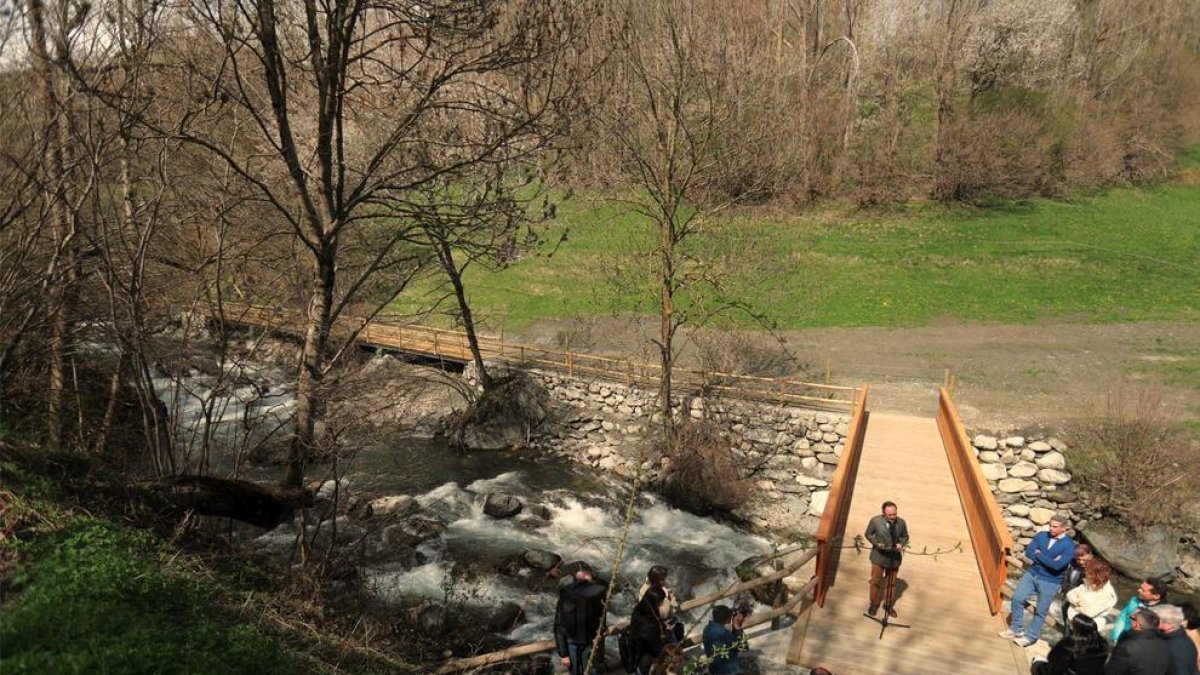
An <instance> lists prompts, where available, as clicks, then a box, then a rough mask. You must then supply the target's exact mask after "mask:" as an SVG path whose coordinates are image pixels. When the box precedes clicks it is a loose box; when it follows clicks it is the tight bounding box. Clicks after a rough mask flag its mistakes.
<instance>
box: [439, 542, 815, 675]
mask: <svg viewBox="0 0 1200 675" xmlns="http://www.w3.org/2000/svg"><path fill="white" fill-rule="evenodd" d="M816 554H817V552H816V550H815V549H812V550H808V551H805V552H803V553H802V554H800V555H799V556H797V558H796V559H795V560H793V561H791V562H790V563H788V564H786V565H784V566H783V568H782V569H779V570H777V571H775V572H772V573H771V574H768V575H765V576H761V577H758V578H756V579H751V580H749V581H743V582H740V583H737V584H733V585H731V586H729V587H727V588H724V589H721V590H717V591H713V592H712V593H709V594H708V595H703V596H700V597H698V598H693V599H691V600H687V601H685V602H682V603H680V605H679V609H680V611H682V612H687V611H690V610H693V609H696V608H697V607H703V606H705V605H710V604H712V603H714V602H716V601H718V600H721V599H723V598H728V597H731V596H734V595H737V594H738V593H744V592H746V591H750V590H753V589H755V588H758V587H759V586H765V585H767V584H771V583H775V582H776V581H780V580H781V579H783V578H785V577H788V576H791V575H792V574H795V573H796V570H798V569H800V568H801V567H803V566H804V564H805V563H807V562H808V561H809V560H812V558H813V556H814V555H816ZM816 586H817V579H816V577H813V578H812V579H810V580H809V582H808V583H807V584H805V585H804V587H802V588H801V589H800V590H799V592H797V593H796V594H795V595H793V596H792V597H791V599H789V600H788V601H787V602H784V603H782V604H780V605H779V606H777V607H772V608H771V609H770V610H769V611H766V612H755V613H754V614H751V615H750V618H748V619H747V620H746V622H745V623H744V624H742V627H743V628H752V627H754V626H757V625H759V624H763V623H766V622H768V621H773V620H775V619H777V618H779V617H781V616H783V615H785V614H788V613H790V612H791V611H792V610H794V609H795V608H796V606H797V605H799V604H800V603H801V602H802V601H803V600H804V599H805V598H809V597H811V596H812V594H813V591H814V590H815V589H816ZM628 625H629V622H628V621H622V622H620V623H617V624H614V625H612V626H609V627H608V633H607V634H608V635H615V634H616V633H619V632H621V631H623V630H625V629H626V628H627V627H628ZM554 646H555V645H554V640H539V641H537V642H528V643H526V644H523V645H516V646H514V647H509V648H507V649H501V650H500V651H496V652H490V653H487V654H480V655H478V656H469V657H465V658H461V659H451V660H449V661H447V662H445V663H444V664H442V666H441V667H440V668H438V669H437V670H436V671H435V673H436V674H437V675H446V674H447V673H456V672H460V671H463V670H467V669H470V668H482V667H483V666H490V665H495V664H498V663H504V662H506V661H511V660H513V659H516V658H519V657H522V656H529V655H531V654H538V653H541V652H548V651H550V650H551V649H554Z"/></svg>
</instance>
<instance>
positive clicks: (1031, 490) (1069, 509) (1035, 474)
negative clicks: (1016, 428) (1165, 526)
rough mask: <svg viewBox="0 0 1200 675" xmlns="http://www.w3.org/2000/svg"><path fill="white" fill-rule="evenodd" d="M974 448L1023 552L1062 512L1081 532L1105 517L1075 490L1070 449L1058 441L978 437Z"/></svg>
mask: <svg viewBox="0 0 1200 675" xmlns="http://www.w3.org/2000/svg"><path fill="white" fill-rule="evenodd" d="M971 444H972V445H973V446H974V447H975V456H976V458H977V459H978V461H979V468H980V470H981V471H982V472H983V476H984V478H986V479H987V481H988V485H989V486H990V487H991V488H992V494H994V495H995V496H996V502H997V503H999V505H1000V508H1001V509H1003V514H1004V521H1005V522H1006V523H1008V527H1009V530H1010V531H1011V532H1012V536H1013V540H1014V541H1015V542H1016V545H1017V547H1018V551H1017V552H1018V553H1019V552H1020V551H1021V550H1024V547H1025V544H1027V543H1029V540H1030V539H1032V538H1033V535H1034V534H1036V533H1037V532H1038V531H1039V530H1044V529H1046V527H1047V525H1048V523H1049V522H1050V518H1051V517H1052V516H1053V515H1054V514H1056V513H1061V514H1063V515H1065V516H1068V517H1069V518H1070V519H1071V522H1072V524H1073V525H1074V527H1075V529H1077V530H1081V529H1084V528H1086V527H1087V524H1088V522H1090V520H1092V519H1094V518H1095V517H1098V516H1099V514H1097V513H1093V512H1092V510H1091V509H1090V508H1089V507H1088V506H1087V505H1086V504H1085V503H1084V502H1083V501H1081V499H1080V497H1079V495H1078V493H1077V492H1076V491H1075V490H1074V489H1072V487H1071V472H1070V468H1069V466H1068V463H1067V455H1068V454H1069V448H1068V446H1067V444H1066V443H1064V442H1063V441H1061V440H1059V439H1058V438H1055V437H1052V436H1050V437H1047V436H1030V437H1026V436H1016V435H1014V436H1007V437H997V436H991V435H987V434H978V435H976V436H975V437H974V438H973V439H972V441H971Z"/></svg>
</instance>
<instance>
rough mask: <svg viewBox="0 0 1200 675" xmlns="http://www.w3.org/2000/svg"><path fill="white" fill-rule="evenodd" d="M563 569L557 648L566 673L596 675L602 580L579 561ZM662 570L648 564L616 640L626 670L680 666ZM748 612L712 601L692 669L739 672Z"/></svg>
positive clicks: (679, 639)
mask: <svg viewBox="0 0 1200 675" xmlns="http://www.w3.org/2000/svg"><path fill="white" fill-rule="evenodd" d="M567 571H568V572H569V573H570V575H571V576H570V578H569V580H567V581H565V582H564V583H563V585H562V586H560V588H559V593H558V605H557V607H556V609H555V613H554V641H555V645H556V647H557V653H558V656H559V658H560V660H561V662H562V665H563V667H565V668H566V669H567V670H568V672H570V673H571V675H585V674H586V675H599V673H601V672H602V671H603V669H604V664H605V660H604V653H603V648H604V640H603V639H597V636H598V635H600V636H603V635H604V634H605V633H606V627H605V624H604V615H605V608H606V603H605V595H606V592H607V585H606V584H605V583H603V582H602V581H601V580H599V579H598V578H597V577H596V574H595V572H594V571H593V570H592V569H591V567H589V566H587V565H586V564H584V563H572V564H571V565H570V566H569V569H568V570H567ZM668 574H669V570H668V569H667V568H666V567H663V566H661V565H655V566H654V567H651V568H650V571H649V572H648V573H647V575H646V582H645V583H643V584H642V586H641V588H639V589H638V591H637V602H636V603H635V604H634V607H633V611H632V613H631V614H630V617H629V625H628V627H627V628H626V629H625V631H623V632H622V634H621V636H620V640H619V645H620V650H621V654H620V656H621V662H622V665H623V666H624V667H625V669H626V671H627V672H630V673H636V674H637V675H660V674H666V673H679V672H682V671H683V670H684V669H683V667H682V666H683V646H684V644H683V642H684V640H683V638H684V630H683V623H682V622H680V621H679V620H678V619H677V617H676V612H678V610H679V602H678V601H677V600H676V598H675V593H674V592H673V591H672V590H671V588H670V587H669V586H668V585H667V577H668ZM749 616H750V607H749V603H743V604H741V605H739V606H738V607H737V608H736V609H735V608H733V607H730V606H728V605H716V606H714V607H713V608H712V614H711V617H712V618H711V620H710V621H709V622H708V625H707V626H705V628H704V632H703V636H702V642H703V647H704V659H703V661H702V662H700V663H699V667H698V669H693V672H697V673H702V672H703V673H710V674H712V675H736V674H737V673H738V672H740V664H739V663H738V653H739V652H741V651H744V650H745V649H746V647H747V645H746V638H745V634H744V632H743V630H742V628H743V624H744V622H745V621H746V619H747V617H749ZM593 649H595V650H596V653H595V654H594V655H593V653H592V651H593ZM814 672H817V671H814ZM826 675H828V673H826Z"/></svg>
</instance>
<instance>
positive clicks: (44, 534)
mask: <svg viewBox="0 0 1200 675" xmlns="http://www.w3.org/2000/svg"><path fill="white" fill-rule="evenodd" d="M30 452H38V451H36V450H34V451H30ZM86 471H87V463H86V461H84V460H83V459H81V458H77V457H76V458H71V457H69V456H67V455H62V456H53V457H52V456H48V455H44V454H39V455H36V456H34V457H32V458H30V457H28V456H24V457H23V456H22V455H20V454H16V453H12V452H10V451H9V450H7V449H5V448H3V447H0V474H2V475H3V479H4V480H3V482H2V483H0V502H3V503H5V508H4V509H0V525H2V526H3V529H2V530H0V531H3V532H5V533H6V534H8V535H12V536H7V537H4V538H0V572H3V575H4V577H5V579H4V584H3V588H4V597H3V603H4V604H3V606H2V607H0V615H2V616H3V621H0V674H6V675H7V674H8V673H89V674H90V673H245V672H254V673H262V674H269V673H301V672H309V671H310V670H311V668H308V667H306V665H305V664H304V663H303V662H301V661H299V660H298V659H297V658H296V657H295V656H293V655H292V654H291V653H290V652H289V651H287V649H286V648H285V647H284V646H283V645H282V644H281V643H279V642H278V641H277V640H276V639H275V638H273V637H271V636H268V635H266V634H265V633H263V632H262V631H261V630H259V629H258V628H257V627H256V626H255V625H254V624H253V623H251V622H248V621H246V620H244V619H241V618H239V617H238V616H235V615H234V614H233V613H232V612H231V611H230V610H228V609H227V608H226V607H225V606H223V605H222V604H221V602H220V600H219V599H220V598H222V597H225V595H224V592H223V589H222V588H220V587H218V586H217V584H216V583H214V582H212V581H209V580H207V579H200V578H197V577H196V576H194V575H191V574H190V573H187V572H186V571H183V570H179V569H175V568H173V567H172V566H170V565H167V564H165V562H166V560H167V559H168V558H169V554H170V549H169V547H167V546H166V545H165V544H163V543H162V542H161V541H160V540H158V539H156V538H155V537H154V536H153V535H152V534H150V533H148V532H145V531H141V530H138V529H135V528H132V527H128V526H125V525H121V524H118V523H116V522H114V521H111V520H106V519H104V518H101V517H95V516H89V515H85V514H82V513H81V512H80V511H79V510H78V509H77V508H75V507H73V506H71V501H72V500H71V498H70V496H69V495H68V494H67V493H66V492H65V491H64V489H63V484H64V482H70V480H71V479H69V478H68V477H70V476H74V477H76V478H78V476H79V474H80V473H81V472H86Z"/></svg>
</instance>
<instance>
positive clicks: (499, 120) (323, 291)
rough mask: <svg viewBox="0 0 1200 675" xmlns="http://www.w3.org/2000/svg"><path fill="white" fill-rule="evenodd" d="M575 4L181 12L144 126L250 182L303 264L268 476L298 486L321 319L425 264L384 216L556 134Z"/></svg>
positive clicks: (378, 304)
mask: <svg viewBox="0 0 1200 675" xmlns="http://www.w3.org/2000/svg"><path fill="white" fill-rule="evenodd" d="M579 11H581V8H579V7H577V6H576V5H574V4H570V3H568V4H561V3H556V2H552V1H550V0H522V1H520V2H500V1H498V0H472V1H470V2H454V3H448V2H447V3H442V2H431V3H413V2H407V1H401V0H394V1H393V0H384V1H381V2H370V3H368V2H364V1H361V0H347V1H342V2H334V3H326V4H318V3H311V2H305V3H303V4H299V5H298V4H290V3H278V2H274V1H273V0H262V1H260V2H255V3H247V2H242V1H240V0H229V1H227V2H217V3H195V4H194V5H192V6H191V7H190V14H189V17H190V20H191V22H192V23H191V28H190V30H189V31H188V34H187V36H186V39H180V40H177V41H176V42H175V43H174V45H173V48H172V55H171V56H170V57H168V58H169V60H171V61H173V62H178V63H182V64H185V73H186V77H185V79H184V81H183V82H182V83H181V84H182V85H183V86H182V87H180V88H179V90H178V91H177V92H176V93H177V94H179V95H181V96H183V97H185V98H183V99H181V100H179V101H177V102H176V103H177V104H178V106H177V107H176V111H175V113H176V115H177V117H176V118H175V119H174V120H173V121H171V122H170V123H167V124H164V123H162V122H161V121H160V122H157V123H156V124H158V125H159V126H160V128H164V129H171V130H173V133H175V134H176V135H177V136H179V137H180V138H183V139H184V140H186V141H188V142H190V143H193V144H195V145H197V146H199V147H202V148H204V149H205V150H207V151H208V152H210V153H211V154H212V155H213V156H214V157H215V158H217V159H218V161H220V162H223V163H225V164H226V165H227V166H229V167H230V169H231V170H232V171H233V172H234V173H235V174H236V175H237V176H238V177H240V178H241V179H242V180H244V181H245V182H246V183H247V184H248V185H250V186H252V187H253V188H254V189H255V190H256V191H257V193H258V194H259V197H260V199H261V201H263V202H264V203H266V204H269V205H270V206H271V207H272V209H273V215H274V217H275V218H278V220H279V221H280V222H281V223H283V224H285V225H286V227H287V229H288V230H289V231H290V232H291V236H293V237H294V238H295V241H296V242H297V243H298V244H299V249H298V250H299V251H300V252H301V254H302V256H301V258H300V260H303V261H305V262H304V263H303V265H304V268H305V272H304V276H305V277H307V278H308V282H307V284H308V289H307V291H306V292H305V304H306V306H307V311H306V315H307V319H306V327H305V329H304V332H305V334H304V344H303V348H302V364H301V366H300V369H299V375H298V378H297V388H296V395H297V399H298V405H297V412H296V418H295V427H296V428H295V436H294V440H293V442H292V446H291V447H292V450H291V454H290V460H289V462H288V467H287V471H286V475H285V478H284V482H285V484H287V485H289V486H299V485H300V484H301V482H302V478H303V475H304V466H305V463H306V462H307V460H308V458H309V456H310V455H311V454H312V453H313V451H314V450H315V449H316V446H317V443H318V438H317V436H316V433H315V430H316V423H317V421H318V420H319V419H320V418H321V417H322V415H323V414H324V410H325V407H326V396H327V392H326V391H325V390H324V389H323V386H322V385H323V382H324V379H325V376H326V374H327V372H328V370H329V369H330V367H331V366H332V365H333V364H334V363H335V362H336V361H337V359H338V355H339V354H341V353H343V352H344V350H345V349H346V347H347V346H348V345H349V344H350V342H349V340H350V339H352V338H353V336H354V334H355V333H356V331H357V330H358V328H359V327H360V325H356V326H351V327H350V330H349V331H348V332H347V333H346V334H345V335H344V336H342V337H345V339H340V338H339V339H335V338H334V337H333V336H332V335H331V330H332V328H333V327H334V325H335V323H336V322H337V321H338V319H339V318H341V317H344V316H345V315H347V314H348V312H349V311H350V310H352V309H359V307H358V306H357V305H358V303H362V302H364V301H365V302H366V305H367V306H366V308H365V310H364V311H361V312H360V313H359V316H365V317H368V318H369V317H371V316H373V315H374V314H375V313H377V312H378V311H380V310H381V309H382V308H383V307H385V306H386V305H387V304H388V303H389V302H390V301H391V300H392V299H393V298H395V297H396V296H397V295H398V294H399V293H401V292H402V291H403V289H404V288H405V286H406V285H407V282H408V280H409V279H411V278H413V276H414V275H415V274H417V272H418V271H419V270H420V269H421V268H422V266H424V265H425V264H426V261H427V260H429V257H428V251H427V250H425V249H424V248H423V247H422V246H421V243H422V242H421V240H420V236H419V235H420V230H419V228H418V227H417V225H416V224H415V223H412V222H411V221H406V220H404V219H401V218H392V219H389V218H388V217H387V215H388V212H389V209H391V207H392V206H393V205H394V204H396V203H398V202H403V200H404V199H405V198H406V197H407V196H408V195H410V194H412V193H413V191H415V190H418V189H421V188H422V187H425V186H429V185H433V184H453V183H454V182H455V180H456V177H457V176H459V175H461V174H462V173H463V172H464V171H466V170H468V169H470V168H471V167H476V166H480V165H489V164H494V165H503V164H504V163H506V162H510V161H512V159H513V158H514V157H516V156H521V155H523V154H525V153H526V150H527V149H528V148H537V147H541V146H542V142H541V140H540V139H542V138H544V137H547V136H550V135H554V134H557V133H559V132H560V130H561V128H562V122H563V117H562V115H561V113H562V112H563V110H562V106H561V105H560V104H561V103H562V100H563V93H564V92H565V91H567V90H568V89H569V84H570V82H571V81H572V76H573V74H572V73H571V72H570V69H569V68H568V62H569V57H570V55H571V52H570V49H569V47H570V44H571V40H572V38H573V36H574V35H575V34H576V33H577V27H578V22H579V19H580V15H579V13H578V12H579ZM195 101H202V102H203V106H201V107H199V108H198V107H197V106H196V105H195V104H194V102H195ZM383 275H387V276H388V278H389V280H390V285H389V287H387V288H383V287H381V286H379V285H378V281H379V278H380V277H381V276H383ZM367 291H373V292H372V293H367Z"/></svg>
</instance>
